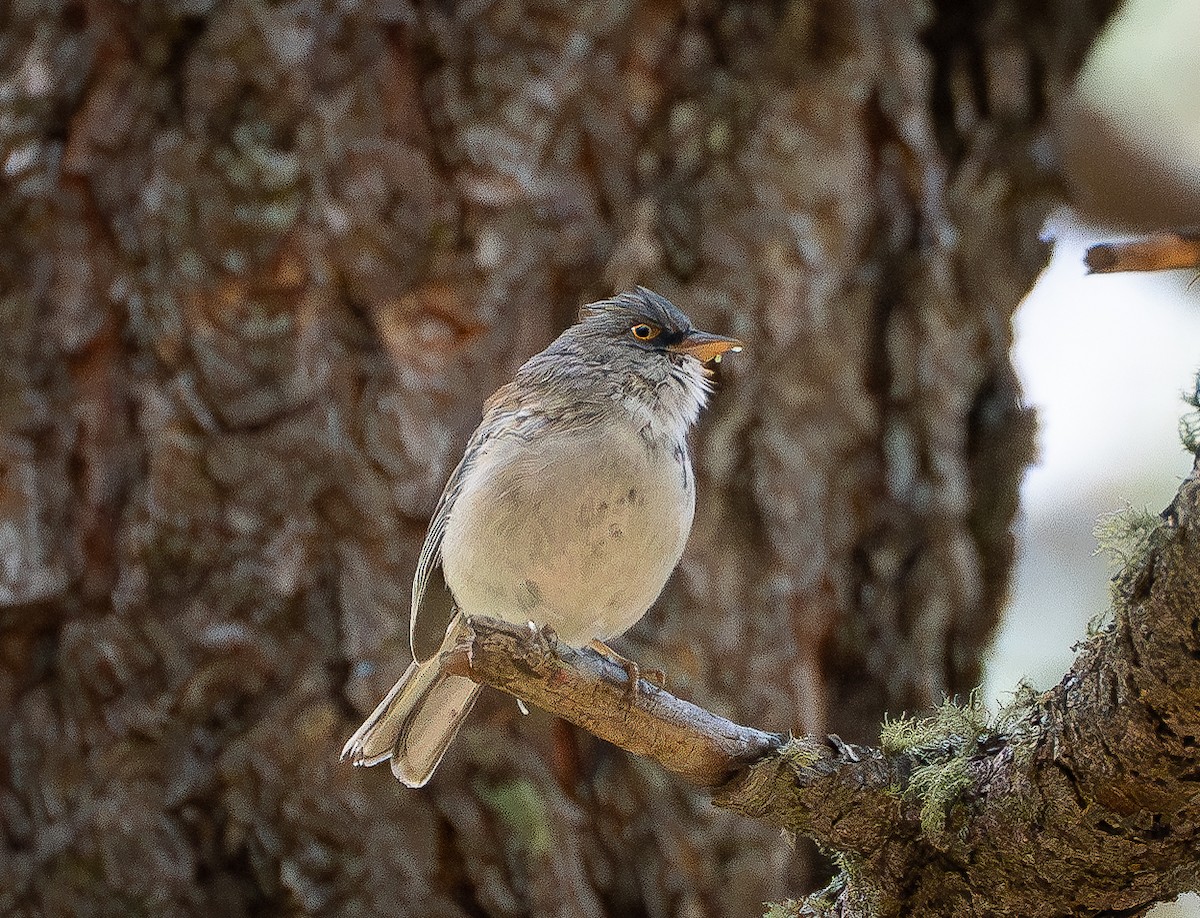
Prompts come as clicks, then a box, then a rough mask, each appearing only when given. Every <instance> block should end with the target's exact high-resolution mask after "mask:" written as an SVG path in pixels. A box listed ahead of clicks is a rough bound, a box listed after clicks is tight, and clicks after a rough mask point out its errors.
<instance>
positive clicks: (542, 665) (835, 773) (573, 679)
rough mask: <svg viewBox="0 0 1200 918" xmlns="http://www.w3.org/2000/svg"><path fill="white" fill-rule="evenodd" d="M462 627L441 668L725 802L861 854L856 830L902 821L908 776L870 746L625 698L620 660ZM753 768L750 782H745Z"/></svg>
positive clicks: (551, 639) (647, 690) (659, 700)
mask: <svg viewBox="0 0 1200 918" xmlns="http://www.w3.org/2000/svg"><path fill="white" fill-rule="evenodd" d="M468 624H469V626H470V629H471V633H470V634H469V637H468V640H467V641H466V642H465V643H463V644H460V645H459V646H458V647H457V648H455V649H454V650H453V651H451V652H450V653H449V654H447V656H446V658H445V659H444V660H443V663H442V665H443V668H444V669H445V670H446V671H447V672H451V673H454V674H456V675H461V676H467V677H469V678H471V679H474V680H475V681H477V682H483V683H486V684H487V685H491V686H493V687H495V688H498V689H501V690H502V691H505V692H508V693H509V694H510V695H513V696H515V697H517V698H520V699H522V700H523V701H527V702H529V703H530V704H534V705H537V706H538V707H540V708H543V709H544V710H547V711H550V712H552V713H554V714H557V715H558V716H559V717H562V718H564V719H565V720H568V721H570V722H571V723H573V724H575V725H576V726H578V727H582V728H583V729H585V730H587V731H589V732H590V733H593V734H595V735H596V736H598V737H600V738H601V739H603V740H607V741H608V742H610V743H612V744H614V745H616V746H620V747H621V748H622V749H625V750H626V751H628V752H632V753H633V754H635V755H640V756H643V757H644V758H648V759H653V760H654V761H655V762H657V763H658V764H659V765H661V766H662V767H663V768H665V769H666V770H667V771H669V772H671V773H672V774H676V775H679V776H680V777H681V778H683V779H685V780H687V781H689V782H691V783H692V784H695V785H696V786H698V787H701V788H705V789H707V790H710V791H716V792H717V794H716V797H715V798H714V799H715V800H716V801H717V802H718V803H719V804H720V805H721V806H725V807H729V808H732V809H736V810H739V811H741V812H744V813H746V814H748V815H752V816H756V817H762V818H771V819H774V820H775V821H777V822H780V823H781V824H785V825H786V826H787V827H788V828H789V829H792V830H793V831H798V832H803V833H805V834H807V835H810V836H812V837H813V838H816V839H817V840H818V841H820V842H822V843H823V844H826V845H829V846H831V847H835V848H839V849H843V850H858V848H859V846H860V844H861V841H862V839H863V838H865V837H866V836H864V835H863V834H862V833H861V827H862V826H863V825H866V824H878V823H879V822H881V821H886V820H891V821H897V820H899V819H900V811H901V804H900V801H899V799H898V798H897V797H896V795H895V794H893V793H889V792H888V789H889V788H890V787H893V786H895V785H897V784H898V783H899V782H900V781H901V780H902V779H903V776H902V775H901V774H900V773H899V772H898V771H896V770H895V768H896V765H895V763H893V762H889V760H887V759H886V758H885V757H884V756H882V755H881V754H880V753H879V752H878V751H876V750H873V749H867V748H864V747H861V746H853V745H851V744H849V743H844V742H842V741H841V740H840V739H839V738H838V737H836V736H830V737H815V736H805V737H799V738H796V739H791V740H786V739H785V738H784V737H783V736H780V735H779V734H777V733H763V732H762V731H760V730H756V729H754V728H753V727H743V726H741V725H739V724H735V723H734V722H733V721H730V720H726V719H725V718H724V717H721V716H719V715H717V714H713V713H712V712H710V711H706V710H705V709H704V708H701V707H698V706H697V705H694V704H691V703H690V702H687V701H683V700H682V699H679V698H676V697H675V696H674V695H672V694H671V693H669V692H667V691H665V690H664V689H661V688H658V687H656V686H653V685H651V684H649V683H647V682H646V681H645V680H639V682H638V685H637V692H636V693H631V692H630V691H629V683H628V676H627V675H626V673H625V670H624V669H623V668H622V667H620V666H618V665H617V664H616V663H614V662H613V661H612V660H610V659H608V658H607V657H605V656H603V655H602V654H599V653H597V652H596V651H594V650H591V649H590V648H582V649H577V648H573V647H568V646H567V645H565V644H563V643H561V642H560V641H558V640H557V638H556V637H555V636H554V634H553V633H552V632H549V631H548V630H542V631H532V630H531V629H529V628H524V627H521V626H518V625H513V624H509V623H508V622H503V621H499V620H497V619H493V618H484V617H472V618H470V619H468ZM751 764H754V765H755V767H754V769H752V770H751V772H750V774H751V775H752V776H753V778H752V779H747V774H746V768H747V766H749V765H751ZM778 794H785V795H786V800H785V799H784V798H783V797H782V796H777V795H778ZM785 812H786V818H785V817H784V815H783V814H784V813H785Z"/></svg>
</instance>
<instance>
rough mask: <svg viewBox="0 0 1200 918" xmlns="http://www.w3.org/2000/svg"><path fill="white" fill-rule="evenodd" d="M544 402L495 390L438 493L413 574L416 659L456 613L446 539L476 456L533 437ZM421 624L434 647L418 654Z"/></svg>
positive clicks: (411, 628)
mask: <svg viewBox="0 0 1200 918" xmlns="http://www.w3.org/2000/svg"><path fill="white" fill-rule="evenodd" d="M539 409H540V406H538V405H536V404H533V403H531V401H530V400H529V399H522V398H519V397H518V395H517V393H516V391H515V387H514V386H513V385H512V384H511V383H509V384H508V385H507V386H504V387H502V388H501V389H500V390H499V391H497V392H496V393H495V395H493V396H492V397H491V398H490V399H488V401H487V403H486V404H485V405H484V412H483V421H482V422H481V423H480V425H479V426H478V427H477V428H476V429H475V433H473V434H472V435H471V439H470V440H469V441H468V442H467V447H466V449H465V450H464V451H463V457H462V459H461V460H459V463H458V465H457V466H455V468H454V471H453V472H451V473H450V479H449V480H448V481H447V482H446V487H445V488H444V489H443V490H442V496H441V497H440V498H438V502H437V506H436V507H435V508H434V510H433V518H432V519H431V520H430V522H429V531H428V532H427V533H426V534H425V544H424V545H422V546H421V555H420V557H419V558H418V559H417V571H416V574H414V576H413V587H412V608H411V610H410V613H409V625H408V640H409V646H410V648H411V649H412V652H413V659H414V660H417V661H418V662H424V661H425V660H427V659H430V658H431V657H432V656H433V654H434V653H436V652H437V647H438V646H439V645H440V643H441V639H442V631H443V630H444V629H445V628H446V627H448V626H449V624H450V619H451V618H452V617H453V615H454V597H453V596H452V595H451V593H450V590H449V588H448V587H447V585H446V581H445V579H444V578H443V576H442V539H443V538H445V535H446V527H447V526H448V525H449V523H450V516H451V514H452V513H453V512H454V503H455V501H456V500H457V499H458V496H459V495H460V494H461V493H462V491H463V486H464V484H465V482H466V480H467V477H468V476H469V475H470V474H471V470H472V468H473V467H474V465H475V463H476V461H477V460H478V459H479V457H480V455H481V454H482V453H483V451H484V450H485V449H486V448H487V447H488V445H489V444H491V443H492V442H493V441H494V440H496V439H497V438H500V437H506V438H507V437H515V438H518V439H522V440H525V439H528V436H529V434H530V432H531V431H532V430H533V428H535V427H537V426H538V425H539V424H541V422H542V420H543V418H544V415H543V413H542V412H541V411H540V410H539ZM418 619H420V621H421V624H422V635H425V634H428V633H429V631H428V630H426V629H427V628H428V629H433V630H434V631H435V632H436V633H435V634H434V635H433V649H432V650H431V651H430V652H429V653H426V654H424V655H421V656H419V655H418V652H417V621H418Z"/></svg>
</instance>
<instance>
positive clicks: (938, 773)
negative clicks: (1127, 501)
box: [443, 462, 1200, 918]
mask: <svg viewBox="0 0 1200 918" xmlns="http://www.w3.org/2000/svg"><path fill="white" fill-rule="evenodd" d="M1197 467H1198V468H1200V462H1198V466H1197ZM1127 530H1128V531H1127V532H1125V533H1124V536H1123V540H1124V548H1123V551H1124V553H1125V556H1126V560H1127V564H1126V568H1125V570H1124V571H1123V572H1122V573H1121V574H1120V575H1118V577H1117V579H1116V585H1117V588H1118V593H1119V595H1120V599H1119V602H1117V603H1116V605H1117V608H1116V612H1115V616H1114V620H1113V622H1112V624H1111V625H1110V626H1109V627H1108V628H1107V629H1105V630H1104V632H1103V633H1102V634H1099V635H1097V636H1095V637H1093V638H1092V639H1090V640H1089V641H1088V642H1087V643H1086V645H1085V646H1084V647H1083V648H1082V650H1081V652H1080V654H1079V656H1078V658H1077V659H1076V661H1075V664H1074V666H1073V667H1072V668H1071V671H1070V672H1069V673H1067V675H1066V676H1064V678H1063V680H1062V682H1061V683H1060V684H1059V685H1057V686H1055V687H1054V688H1053V689H1051V690H1050V691H1048V692H1046V693H1044V694H1043V695H1041V696H1033V694H1032V693H1030V697H1029V698H1028V699H1026V701H1025V703H1024V705H1023V706H1022V707H1021V708H1020V709H1019V710H1018V711H1017V712H1016V713H1012V714H1010V715H1009V716H1008V717H1007V718H1006V719H1005V720H1004V722H1003V723H1002V724H999V725H991V726H988V725H987V724H986V723H983V722H977V721H976V720H975V719H973V713H972V712H973V711H974V710H975V709H974V708H968V709H959V708H953V707H951V706H947V707H946V708H944V709H943V711H942V712H941V713H940V714H939V715H937V716H934V717H932V718H929V719H928V720H925V721H921V722H911V721H910V722H902V723H901V724H899V725H897V724H893V725H891V727H890V728H889V729H888V730H887V731H885V739H886V740H887V742H885V743H884V744H883V747H882V748H881V749H867V748H864V747H859V746H850V745H848V744H846V743H843V742H842V741H841V740H839V739H838V738H837V737H833V736H830V737H813V736H809V737H800V738H798V739H792V740H789V741H784V738H783V737H780V736H778V735H775V734H769V733H762V732H760V731H758V730H755V729H753V728H750V727H743V726H739V725H738V724H735V723H732V722H730V721H728V720H726V719H724V718H722V717H719V716H718V715H716V714H712V713H710V712H708V711H705V710H704V709H702V708H699V707H697V706H695V705H693V704H690V703H688V702H686V701H682V700H680V699H678V698H675V697H674V696H672V695H671V694H669V693H668V692H666V691H663V690H660V689H656V688H653V687H651V686H649V685H647V684H646V683H644V682H642V683H639V684H638V686H637V691H636V693H633V694H632V695H631V694H630V693H629V692H628V688H627V680H626V677H625V674H624V672H623V671H622V669H621V668H620V667H619V666H617V665H616V664H614V663H612V662H611V661H609V660H607V659H606V658H604V657H603V656H601V655H599V654H597V653H595V652H593V651H590V650H575V649H572V648H569V647H565V646H562V645H560V644H559V643H558V642H557V641H555V640H554V638H553V636H550V635H546V634H545V633H539V632H530V631H529V630H528V629H523V628H519V627H516V626H513V625H508V624H505V623H503V622H497V621H494V620H490V619H479V618H476V619H472V620H471V624H472V627H473V629H474V633H473V634H472V635H470V636H469V637H468V639H467V640H466V641H465V642H464V643H463V644H462V645H460V646H459V647H458V648H456V649H455V650H454V651H452V652H451V653H450V654H448V655H447V657H446V658H445V659H444V661H443V665H445V666H446V667H447V668H448V669H449V670H450V671H453V672H456V673H458V674H461V675H467V676H470V677H471V678H473V679H475V680H477V681H480V682H486V683H487V684H489V685H493V686H495V687H497V688H500V689H503V690H504V691H506V692H509V693H510V694H513V695H516V696H517V697H519V698H522V699H525V700H526V701H529V702H532V703H533V704H536V705H538V706H540V707H543V708H545V709H546V710H548V711H551V712H553V713H555V714H558V715H560V716H562V717H564V718H566V719H567V720H570V721H571V722H572V723H575V724H577V725H579V726H581V727H583V728H584V729H586V730H590V731H591V732H593V733H595V734H596V735H597V736H600V737H602V738H603V739H606V740H608V741H610V742H613V743H615V744H616V745H618V746H621V747H622V748H624V749H627V750H629V751H630V752H633V753H635V754H637V755H642V756H646V757H648V758H652V759H654V760H655V761H657V762H659V763H660V764H661V765H662V766H663V767H664V768H666V769H667V770H669V771H671V772H673V773H675V774H677V775H680V776H681V777H683V778H685V779H687V780H689V781H691V782H692V783H694V784H696V785H698V786H700V787H703V788H706V789H708V790H709V791H710V792H712V794H713V800H714V802H715V803H717V804H718V805H720V806H725V807H730V808H732V809H735V810H738V811H740V812H743V813H746V814H747V815H751V816H755V817H760V818H766V819H770V820H773V821H775V822H777V823H779V824H781V825H783V826H785V827H786V828H788V829H790V830H793V831H796V832H800V833H803V834H806V835H810V836H811V837H813V838H815V839H816V840H817V841H818V842H820V843H822V844H824V845H826V846H827V847H830V848H834V849H836V850H838V851H840V852H841V853H842V855H843V856H842V864H843V866H844V868H845V872H844V874H843V876H842V877H841V878H840V880H839V884H838V885H837V887H836V889H835V892H834V893H831V894H828V895H824V896H815V897H810V899H809V900H808V902H806V903H805V904H804V905H803V906H796V908H798V909H800V910H799V911H797V912H796V913H797V914H806V915H830V916H832V915H838V916H867V915H871V916H891V915H895V916H899V915H912V916H930V915H937V916H942V915H945V916H950V915H955V916H970V915H989V916H1008V915H1012V916H1017V915H1020V916H1028V918H1039V916H1047V918H1049V916H1055V915H1066V914H1080V915H1084V914H1087V915H1099V914H1122V915H1139V914H1142V913H1143V912H1144V910H1146V909H1147V908H1149V907H1150V905H1152V904H1153V903H1154V902H1157V901H1162V900H1165V899H1171V898H1174V897H1175V896H1177V895H1178V894H1180V893H1181V892H1184V891H1187V890H1191V889H1194V888H1196V887H1197V886H1198V885H1200V864H1198V862H1197V859H1196V855H1195V852H1196V850H1197V844H1198V843H1200V663H1198V661H1200V474H1198V472H1197V471H1196V470H1195V469H1194V470H1193V472H1192V474H1191V475H1190V476H1189V477H1188V479H1187V480H1186V481H1185V482H1184V483H1183V485H1182V487H1181V488H1180V490H1179V493H1178V495H1177V496H1176V499H1175V501H1174V502H1173V503H1172V505H1171V507H1170V508H1168V510H1167V511H1166V512H1165V513H1164V514H1163V516H1162V517H1161V518H1156V517H1150V518H1145V519H1141V520H1137V519H1135V520H1132V521H1131V522H1130V523H1129V524H1128V526H1127Z"/></svg>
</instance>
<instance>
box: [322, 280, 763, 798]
mask: <svg viewBox="0 0 1200 918" xmlns="http://www.w3.org/2000/svg"><path fill="white" fill-rule="evenodd" d="M741 348H742V345H741V342H739V341H738V340H737V339H735V338H725V337H722V336H720V335H713V334H709V333H708V332H702V331H697V330H696V329H694V328H692V324H691V322H690V321H689V320H688V317H687V316H686V315H684V314H683V313H682V312H681V311H680V310H679V309H678V308H676V307H675V306H674V305H672V304H671V303H670V302H668V301H667V300H665V299H664V298H663V297H661V296H659V295H658V294H656V293H652V292H651V291H649V290H646V289H645V288H642V287H639V288H638V289H637V291H636V292H633V293H623V294H621V295H619V296H617V297H615V298H614V299H611V300H604V301H602V302H599V303H592V304H590V305H588V306H585V307H584V308H583V310H582V312H581V316H580V321H579V322H578V323H576V324H575V325H572V326H571V327H570V328H568V329H567V330H566V331H564V332H563V333H562V334H561V335H559V337H558V338H557V339H556V340H555V341H554V342H553V343H552V344H551V345H550V346H549V347H548V348H546V349H545V350H544V351H542V352H541V353H540V354H538V355H536V356H534V357H532V358H530V359H529V361H528V362H527V363H526V364H525V365H524V366H522V367H521V369H520V370H518V371H517V376H516V378H515V379H514V380H513V381H512V382H510V383H508V384H507V385H505V386H503V387H501V388H500V389H499V390H498V391H497V392H496V394H495V395H493V396H492V397H491V398H490V399H489V400H488V401H487V403H486V404H485V405H484V408H483V421H482V423H481V424H480V425H479V427H478V428H477V429H476V431H475V433H474V434H472V436H471V439H470V441H469V442H468V444H467V448H466V452H465V453H464V454H463V458H462V461H461V462H459V464H458V467H457V468H456V469H455V470H454V472H453V473H452V474H451V475H450V480H449V481H448V482H447V483H446V488H445V490H444V491H443V492H442V496H441V499H440V500H439V501H438V504H437V508H436V509H435V510H434V514H433V520H432V522H431V523H430V526H429V533H428V535H426V537H425V545H424V547H423V548H422V549H421V556H420V559H419V560H418V562H417V571H416V576H415V577H414V579H413V589H412V610H411V619H410V631H409V636H410V642H411V644H412V648H413V663H412V664H411V665H410V666H409V667H408V670H407V671H406V672H405V673H404V675H403V676H402V677H401V678H400V681H399V682H397V683H396V685H395V687H393V688H392V690H391V691H390V692H388V694H387V697H386V698H384V699H383V701H381V702H380V703H379V706H378V707H377V708H376V709H375V711H374V713H372V714H371V716H370V717H369V718H367V721H366V723H364V724H363V725H362V726H361V727H360V728H359V729H358V732H357V733H355V734H354V736H352V737H351V738H350V740H349V742H347V743H346V746H345V748H344V749H343V750H342V758H343V759H345V758H349V759H350V760H351V761H352V762H354V764H355V765H375V764H378V763H379V762H382V761H384V760H385V759H391V763H392V772H393V774H395V776H396V778H397V779H399V780H400V781H401V783H403V784H406V785H407V786H409V787H420V786H421V785H423V784H424V783H425V782H426V781H428V780H429V778H430V776H432V774H433V772H434V769H436V768H437V766H438V762H440V761H441V759H442V756H443V755H444V754H445V752H446V749H447V748H448V747H449V745H450V742H451V740H453V739H454V735H455V733H457V732H458V728H459V727H460V726H461V725H462V722H463V720H464V719H465V718H466V716H467V714H468V713H469V712H470V710H471V706H472V705H473V704H474V703H475V696H476V695H477V694H478V692H479V689H480V686H479V685H478V684H477V683H475V682H472V681H471V680H470V679H466V678H464V677H462V676H451V675H446V674H444V673H442V672H441V669H440V664H439V659H438V658H439V656H440V654H441V652H442V651H446V650H449V649H451V648H452V647H454V646H455V644H456V643H457V642H458V641H459V639H460V638H461V637H462V636H463V634H464V633H465V625H464V623H463V613H467V614H474V615H490V616H492V617H495V618H500V619H505V620H507V621H510V622H515V623H518V624H524V623H526V622H533V623H535V624H537V625H550V626H551V627H552V628H553V629H554V630H555V631H556V632H557V633H558V635H559V637H560V638H561V639H562V640H564V641H566V642H567V643H568V644H571V645H575V646H578V645H581V644H586V643H588V642H590V641H593V640H598V641H605V640H608V639H609V638H612V637H615V636H617V635H619V634H622V633H623V632H625V631H626V630H628V629H629V628H631V627H632V626H633V625H634V624H635V623H636V622H637V621H638V620H639V619H640V618H641V617H642V616H643V615H644V614H645V613H646V610H647V609H649V608H650V605H651V603H653V602H654V600H655V599H656V598H657V596H658V594H659V592H661V590H662V588H663V585H664V584H665V583H666V582H667V577H669V576H670V574H671V571H672V570H674V568H675V565H676V564H677V563H678V562H679V558H680V556H681V555H682V554H683V546H684V543H685V542H686V541H687V537H688V531H689V530H690V529H691V526H692V513H693V511H694V509H695V502H696V492H695V482H694V478H693V475H692V463H691V459H690V457H689V454H688V446H687V432H688V428H689V427H691V425H692V424H693V423H694V422H695V421H696V418H697V416H698V415H699V413H700V409H701V408H702V407H703V406H704V404H705V402H706V400H707V397H708V393H709V391H710V385H709V381H708V380H709V376H710V373H709V371H708V370H706V369H705V368H704V367H703V364H704V363H706V362H708V361H710V360H720V357H721V355H722V354H724V353H725V352H726V351H739V350H741ZM447 588H448V590H449V592H447ZM430 616H432V617H435V618H440V619H441V621H445V620H447V619H448V620H449V625H448V627H447V628H446V635H445V638H444V640H443V641H442V644H441V647H440V648H439V650H438V652H436V653H434V654H431V655H428V656H426V657H425V658H422V657H421V656H420V655H419V654H418V653H417V641H416V632H417V621H418V617H420V618H421V620H422V622H423V623H424V622H425V621H427V620H428V617H430ZM437 627H439V628H440V627H441V626H440V624H439V625H438V626H437Z"/></svg>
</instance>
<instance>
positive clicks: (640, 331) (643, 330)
mask: <svg viewBox="0 0 1200 918" xmlns="http://www.w3.org/2000/svg"><path fill="white" fill-rule="evenodd" d="M661 330H662V329H659V328H655V327H654V326H653V325H647V324H646V323H645V322H639V323H638V324H637V325H635V326H633V328H631V329H629V331H630V333H632V335H633V337H635V338H637V339H638V341H649V340H650V339H652V338H656V337H658V333H659V332H660V331H661Z"/></svg>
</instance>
